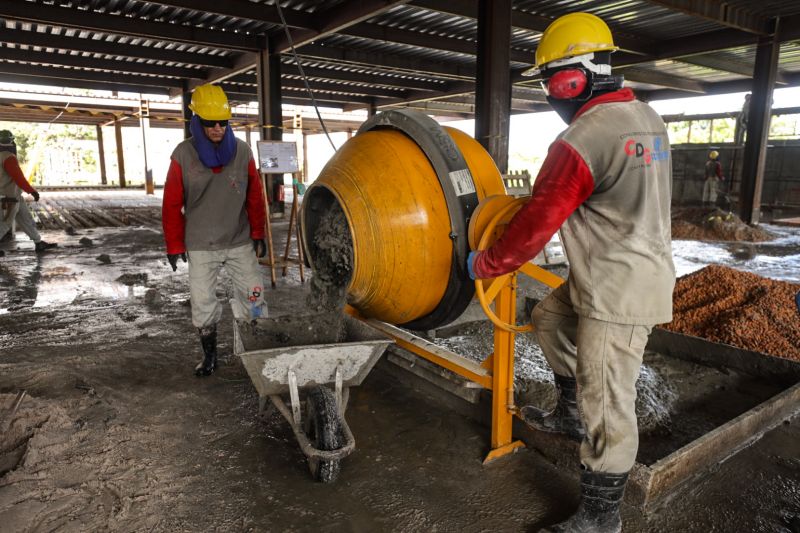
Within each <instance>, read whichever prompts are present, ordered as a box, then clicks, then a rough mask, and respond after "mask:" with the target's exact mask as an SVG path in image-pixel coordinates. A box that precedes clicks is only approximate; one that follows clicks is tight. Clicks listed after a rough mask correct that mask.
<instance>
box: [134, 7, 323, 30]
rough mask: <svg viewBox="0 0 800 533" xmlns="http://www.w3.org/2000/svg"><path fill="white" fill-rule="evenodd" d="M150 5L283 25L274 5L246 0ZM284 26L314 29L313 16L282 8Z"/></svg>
mask: <svg viewBox="0 0 800 533" xmlns="http://www.w3.org/2000/svg"><path fill="white" fill-rule="evenodd" d="M147 2H148V3H150V4H159V5H162V6H169V7H175V8H180V9H188V10H190V11H199V12H201V13H211V14H214V15H220V16H223V17H231V18H239V19H246V20H254V21H256V22H266V23H267V24H278V25H280V24H283V23H282V22H281V17H280V15H279V14H278V8H277V7H275V6H274V5H270V4H263V3H257V4H256V3H253V2H249V1H248V0H225V1H224V2H222V1H220V0H147ZM282 11H283V18H284V19H286V24H288V25H289V27H292V28H309V29H310V28H314V23H313V21H314V19H315V15H314V14H313V13H307V12H305V11H298V10H294V9H289V8H286V7H284V8H282Z"/></svg>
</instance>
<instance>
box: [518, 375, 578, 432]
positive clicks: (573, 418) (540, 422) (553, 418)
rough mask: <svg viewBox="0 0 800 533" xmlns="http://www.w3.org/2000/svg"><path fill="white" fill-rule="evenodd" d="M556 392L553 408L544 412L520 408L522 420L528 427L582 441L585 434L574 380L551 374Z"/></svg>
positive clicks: (528, 407)
mask: <svg viewBox="0 0 800 533" xmlns="http://www.w3.org/2000/svg"><path fill="white" fill-rule="evenodd" d="M553 376H554V377H555V382H556V389H557V390H558V401H557V402H556V406H555V408H554V409H553V410H552V411H550V412H547V411H544V410H542V409H539V408H537V407H534V406H532V405H528V406H525V407H523V408H522V410H521V412H520V414H521V415H522V420H524V421H525V423H526V424H528V426H530V427H532V428H533V429H537V430H539V431H546V432H548V433H563V434H564V435H566V436H568V437H569V438H571V439H572V440H576V441H578V442H580V441H582V440H583V437H584V436H585V435H586V432H585V431H584V429H583V423H582V422H581V416H580V413H579V412H578V402H577V392H578V384H577V381H576V380H575V378H569V377H566V376H559V375H558V374H553Z"/></svg>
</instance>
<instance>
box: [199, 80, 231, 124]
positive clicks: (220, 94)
mask: <svg viewBox="0 0 800 533" xmlns="http://www.w3.org/2000/svg"><path fill="white" fill-rule="evenodd" d="M189 109H191V110H192V111H194V113H195V114H196V115H198V116H199V117H200V118H202V119H205V120H230V118H231V106H230V105H228V97H227V96H225V91H223V90H222V88H220V87H218V86H216V85H211V84H206V85H201V86H200V87H198V88H197V89H195V90H194V92H193V93H192V103H191V104H189Z"/></svg>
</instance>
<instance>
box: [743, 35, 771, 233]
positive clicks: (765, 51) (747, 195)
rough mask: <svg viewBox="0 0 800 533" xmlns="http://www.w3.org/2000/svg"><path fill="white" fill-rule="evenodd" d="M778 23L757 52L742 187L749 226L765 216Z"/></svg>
mask: <svg viewBox="0 0 800 533" xmlns="http://www.w3.org/2000/svg"><path fill="white" fill-rule="evenodd" d="M778 24H779V23H778V22H776V28H775V30H776V31H775V34H774V35H772V36H770V37H761V38H759V40H758V48H757V50H756V65H755V69H754V71H753V95H752V97H751V98H750V115H749V120H748V122H747V139H746V140H745V143H744V157H743V161H742V188H741V197H740V200H739V214H740V216H741V217H742V220H744V221H745V222H746V223H748V224H758V222H759V217H760V215H761V189H762V187H763V185H764V166H765V163H766V159H767V139H768V138H769V123H770V119H771V110H772V92H773V90H774V88H775V76H776V74H777V72H778V57H779V55H780V43H779V42H778V31H777V29H778V28H777V26H778Z"/></svg>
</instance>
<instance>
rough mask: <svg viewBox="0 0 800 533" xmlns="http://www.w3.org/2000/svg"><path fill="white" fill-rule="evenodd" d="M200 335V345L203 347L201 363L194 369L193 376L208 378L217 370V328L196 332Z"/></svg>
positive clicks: (202, 329)
mask: <svg viewBox="0 0 800 533" xmlns="http://www.w3.org/2000/svg"><path fill="white" fill-rule="evenodd" d="M197 331H198V332H199V333H200V344H202V345H203V361H202V362H200V363H198V364H197V366H196V367H194V375H195V376H198V377H203V376H210V375H211V374H213V373H214V370H216V369H217V326H216V325H213V326H209V327H207V328H200V329H198V330H197Z"/></svg>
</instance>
